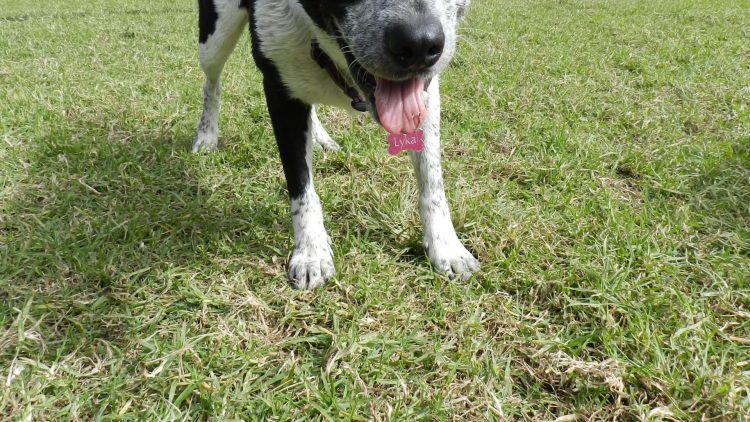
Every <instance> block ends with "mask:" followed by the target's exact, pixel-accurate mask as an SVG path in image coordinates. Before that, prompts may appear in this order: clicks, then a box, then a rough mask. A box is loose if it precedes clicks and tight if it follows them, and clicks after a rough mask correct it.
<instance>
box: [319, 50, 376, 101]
mask: <svg viewBox="0 0 750 422" xmlns="http://www.w3.org/2000/svg"><path fill="white" fill-rule="evenodd" d="M310 55H311V56H312V58H313V60H315V63H317V64H318V66H320V67H321V68H323V69H324V70H325V71H326V72H328V76H330V77H331V79H333V82H335V83H336V85H338V87H339V88H341V90H342V91H344V94H346V95H347V96H348V97H349V98H351V99H352V108H353V109H355V110H357V111H362V112H364V111H367V103H366V102H365V101H364V100H363V99H362V97H361V96H360V95H359V92H357V90H356V89H354V87H352V86H351V85H349V84H348V83H347V81H346V79H345V78H344V75H342V74H341V72H340V71H339V68H338V67H337V66H336V64H335V63H333V60H331V58H330V57H328V54H326V53H325V51H323V49H322V48H320V44H318V42H317V41H315V40H313V42H312V47H311V49H310Z"/></svg>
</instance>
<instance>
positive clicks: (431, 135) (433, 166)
mask: <svg viewBox="0 0 750 422" xmlns="http://www.w3.org/2000/svg"><path fill="white" fill-rule="evenodd" d="M427 110H428V116H427V119H426V121H425V123H424V125H423V130H424V150H423V151H422V152H419V153H415V152H412V153H410V155H411V161H412V164H413V166H414V171H415V173H416V176H417V182H418V183H419V213H420V215H421V217H422V223H423V224H424V247H425V249H426V250H427V254H428V256H429V257H430V261H432V264H433V265H434V266H435V267H436V268H437V269H438V270H439V271H441V272H443V273H445V274H447V275H448V276H449V277H451V278H453V277H461V278H463V279H467V278H469V276H471V274H472V273H474V272H476V271H478V270H479V261H477V260H476V258H474V256H472V255H471V253H470V252H469V251H468V250H466V248H465V247H464V245H463V244H462V243H461V241H460V240H459V239H458V236H457V235H456V230H455V229H454V228H453V222H452V221H451V215H450V209H449V207H448V200H447V199H446V197H445V190H444V187H443V171H442V167H441V165H440V88H439V81H438V78H437V77H435V78H433V80H432V83H431V84H430V87H429V88H428V91H427Z"/></svg>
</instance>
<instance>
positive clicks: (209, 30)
mask: <svg viewBox="0 0 750 422" xmlns="http://www.w3.org/2000/svg"><path fill="white" fill-rule="evenodd" d="M468 3H469V0H199V7H200V61H201V67H202V68H203V71H204V72H205V74H206V82H205V85H204V88H203V91H204V104H203V115H202V116H201V119H200V123H199V125H198V131H197V135H196V138H195V142H194V144H193V151H203V150H212V149H215V148H216V146H217V137H218V131H219V129H218V120H219V105H220V104H219V103H220V91H221V90H220V83H219V78H220V76H221V72H222V69H223V67H224V64H225V62H226V60H227V58H228V57H229V55H230V54H231V53H232V50H233V49H234V47H235V45H236V43H237V40H238V39H239V37H240V35H241V34H242V32H243V30H244V29H245V28H246V25H248V23H249V25H250V30H251V33H252V48H253V57H254V59H255V63H256V64H257V66H258V68H260V70H261V72H262V73H263V87H264V90H265V94H266V102H267V104H268V111H269V113H270V116H271V122H272V125H273V130H274V134H275V136H276V142H277V144H278V147H279V153H280V154H281V161H282V164H283V167H284V174H285V176H286V181H287V187H288V190H289V196H290V198H291V210H292V224H293V227H294V251H293V252H292V257H291V260H290V262H289V278H290V280H291V281H292V282H293V284H294V285H295V286H296V287H297V288H300V289H312V288H315V287H318V286H321V285H322V284H323V283H325V281H326V280H328V279H329V278H330V277H331V276H333V275H334V273H335V269H334V266H333V256H332V251H331V244H330V238H329V237H328V233H327V232H326V229H325V227H324V226H323V209H322V207H321V204H320V200H319V198H318V195H317V193H316V192H315V187H314V185H313V177H312V176H313V171H312V147H313V143H318V144H320V145H321V146H323V147H324V148H328V149H337V148H338V145H337V144H336V143H335V142H334V141H333V140H332V139H331V138H330V136H329V135H328V133H327V132H326V130H325V129H324V128H323V127H322V126H321V124H320V121H319V120H318V117H317V116H316V114H315V108H314V105H315V104H329V105H335V106H340V107H344V108H347V109H352V108H353V109H355V110H357V111H360V112H364V111H369V112H370V114H371V115H372V116H373V118H375V119H376V120H377V121H378V122H379V123H380V124H381V125H382V126H383V127H384V128H385V129H386V130H387V131H388V132H390V133H394V134H398V133H411V132H415V131H416V130H418V129H420V128H421V129H422V130H423V132H424V149H423V150H422V151H421V152H410V154H411V161H412V163H413V165H414V169H415V171H416V176H417V180H418V183H419V192H420V193H419V210H420V214H421V217H422V222H423V223H424V246H425V249H426V250H427V253H428V255H429V257H430V260H431V261H432V263H433V265H434V266H435V267H436V268H437V269H438V270H440V271H441V272H443V273H446V274H447V275H448V276H450V277H463V278H468V277H469V276H470V275H471V274H472V273H473V272H476V271H477V270H478V269H479V262H478V261H477V260H476V259H475V258H474V257H473V256H472V254H471V253H470V252H469V251H467V250H466V248H465V247H464V246H463V245H462V244H461V241H460V240H459V239H458V237H457V236H456V232H455V229H454V228H453V223H452V221H451V217H450V211H449V209H448V202H447V200H446V197H445V192H444V190H443V176H442V169H441V165H440V93H439V82H438V75H439V74H440V72H441V71H442V70H444V69H445V68H446V66H447V65H448V63H449V62H450V60H451V59H452V57H453V54H454V51H455V48H456V27H457V24H458V22H459V20H460V19H461V17H462V16H463V14H464V11H465V9H466V7H467V6H468Z"/></svg>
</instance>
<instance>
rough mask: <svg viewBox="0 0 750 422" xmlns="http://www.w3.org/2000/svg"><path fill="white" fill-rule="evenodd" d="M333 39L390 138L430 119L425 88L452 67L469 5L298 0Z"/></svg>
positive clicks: (464, 0)
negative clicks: (424, 94)
mask: <svg viewBox="0 0 750 422" xmlns="http://www.w3.org/2000/svg"><path fill="white" fill-rule="evenodd" d="M299 2H300V4H301V5H302V7H303V8H304V9H305V11H306V12H307V14H308V15H309V16H310V18H311V19H312V21H313V22H314V23H315V25H316V26H317V27H318V28H319V29H320V30H321V31H322V32H324V33H325V34H326V35H327V36H329V37H330V38H332V39H334V40H335V42H336V44H337V46H338V48H339V50H340V52H341V53H342V54H343V56H344V57H345V59H346V63H347V66H348V71H349V74H350V76H351V79H352V80H353V81H354V82H355V83H356V85H357V87H358V88H359V90H360V91H361V92H362V93H363V94H365V96H366V97H367V98H368V100H369V102H370V106H371V107H370V109H371V110H372V112H373V115H374V117H375V118H376V119H378V120H379V121H380V123H381V124H382V125H383V127H384V128H385V129H386V130H388V131H389V132H391V133H408V132H413V131H414V130H416V129H417V128H419V126H421V123H422V121H423V118H424V117H425V116H426V114H427V112H426V108H425V105H424V97H423V92H424V89H425V83H427V82H429V80H430V79H431V78H432V77H434V76H435V75H437V74H438V73H440V72H441V71H442V70H443V69H445V68H446V67H447V66H448V63H449V62H450V61H451V59H452V58H453V54H454V52H455V50H456V27H457V24H458V21H459V20H460V18H461V17H462V16H463V14H464V12H465V10H466V7H467V6H468V3H469V0H299Z"/></svg>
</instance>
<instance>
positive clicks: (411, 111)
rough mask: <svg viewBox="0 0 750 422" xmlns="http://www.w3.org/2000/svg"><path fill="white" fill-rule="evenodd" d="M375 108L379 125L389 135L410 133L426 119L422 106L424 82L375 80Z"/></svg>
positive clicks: (423, 106)
mask: <svg viewBox="0 0 750 422" xmlns="http://www.w3.org/2000/svg"><path fill="white" fill-rule="evenodd" d="M375 107H377V109H378V118H379V119H380V124H382V125H383V127H384V128H385V130H387V131H388V132H389V133H412V132H415V131H416V130H417V129H419V128H420V126H422V121H424V119H425V117H427V108H426V107H425V105H424V80H422V79H421V78H413V79H409V80H407V81H389V80H385V79H382V78H378V79H377V87H376V88H375Z"/></svg>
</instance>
